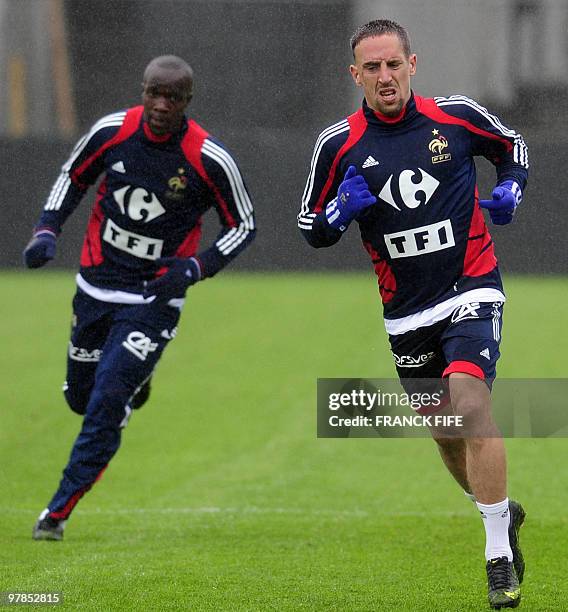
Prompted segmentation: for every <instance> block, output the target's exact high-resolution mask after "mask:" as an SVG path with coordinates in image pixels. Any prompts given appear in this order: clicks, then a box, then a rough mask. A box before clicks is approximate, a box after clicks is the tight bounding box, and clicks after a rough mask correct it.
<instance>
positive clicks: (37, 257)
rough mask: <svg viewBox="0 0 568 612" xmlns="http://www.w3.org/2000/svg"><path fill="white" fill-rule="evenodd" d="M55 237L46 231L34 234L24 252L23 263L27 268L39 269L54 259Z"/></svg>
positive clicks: (52, 233)
mask: <svg viewBox="0 0 568 612" xmlns="http://www.w3.org/2000/svg"><path fill="white" fill-rule="evenodd" d="M56 242H57V236H56V234H55V232H52V231H51V230H48V229H40V230H38V231H37V232H35V233H34V235H33V236H32V239H31V240H30V241H29V242H28V246H27V247H26V248H25V250H24V263H25V264H26V266H27V267H28V268H41V266H44V265H45V264H46V263H47V262H48V261H50V260H52V259H53V258H54V257H55V245H56Z"/></svg>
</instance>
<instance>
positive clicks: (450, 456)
mask: <svg viewBox="0 0 568 612" xmlns="http://www.w3.org/2000/svg"><path fill="white" fill-rule="evenodd" d="M432 436H433V438H434V441H435V442H436V445H437V447H438V451H439V452H440V456H441V457H442V461H443V462H444V465H445V466H446V467H447V468H448V471H449V472H450V474H451V475H452V476H453V477H454V478H455V480H456V482H457V483H458V484H459V485H460V487H461V488H462V489H463V490H464V491H465V492H466V493H468V494H469V495H472V497H473V494H472V492H471V486H470V484H469V481H468V479H467V462H466V447H465V440H464V439H463V438H448V437H443V436H440V437H438V436H437V434H436V432H434V431H433V432H432Z"/></svg>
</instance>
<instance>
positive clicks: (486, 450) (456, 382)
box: [450, 372, 507, 504]
mask: <svg viewBox="0 0 568 612" xmlns="http://www.w3.org/2000/svg"><path fill="white" fill-rule="evenodd" d="M450 396H451V398H452V407H453V412H454V414H457V415H460V416H463V422H464V430H465V431H466V432H467V434H468V435H467V437H466V438H465V439H464V440H463V441H464V446H465V463H466V481H465V483H464V484H466V485H469V486H470V487H471V493H473V494H474V495H475V497H476V499H477V501H478V502H479V503H481V504H496V503H497V502H500V501H501V500H503V499H505V497H506V496H507V475H506V471H507V464H506V458H505V445H504V443H503V438H502V437H501V434H500V433H499V430H498V428H497V426H496V425H495V423H494V421H493V418H492V416H491V395H490V392H489V389H488V387H487V385H486V384H485V383H484V382H483V381H482V380H479V379H478V378H475V377H473V376H470V375H469V374H462V373H459V372H456V373H453V374H451V375H450ZM452 441H454V440H452ZM450 458H451V459H453V460H454V464H455V465H456V467H457V466H460V463H459V461H460V459H461V456H460V454H459V450H457V449H455V452H454V454H453V455H452V456H451V457H450ZM460 467H461V466H460ZM460 467H457V473H458V475H460V478H463V475H462V474H460ZM453 473H454V472H452V474H453ZM458 482H459V480H458ZM460 484H461V483H460ZM462 486H463V485H462ZM464 489H467V487H464Z"/></svg>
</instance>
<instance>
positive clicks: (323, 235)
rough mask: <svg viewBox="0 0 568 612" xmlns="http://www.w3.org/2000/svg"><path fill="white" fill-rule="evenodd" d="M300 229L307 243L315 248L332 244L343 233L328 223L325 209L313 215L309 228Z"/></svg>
mask: <svg viewBox="0 0 568 612" xmlns="http://www.w3.org/2000/svg"><path fill="white" fill-rule="evenodd" d="M300 231H301V232H302V236H304V238H305V239H306V241H307V242H308V244H309V245H310V246H312V247H314V248H315V249H320V248H324V247H330V246H333V245H334V244H335V243H336V242H338V241H339V239H340V238H341V236H342V235H343V232H341V231H340V230H337V229H335V228H333V227H331V225H329V223H328V220H327V218H326V215H325V211H322V212H321V213H319V214H318V215H316V216H315V217H314V220H313V223H312V224H311V229H304V228H302V227H300Z"/></svg>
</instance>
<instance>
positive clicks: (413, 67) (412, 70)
mask: <svg viewBox="0 0 568 612" xmlns="http://www.w3.org/2000/svg"><path fill="white" fill-rule="evenodd" d="M408 63H409V64H410V76H414V75H415V74H416V53H413V54H412V55H411V56H410V57H409V58H408Z"/></svg>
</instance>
